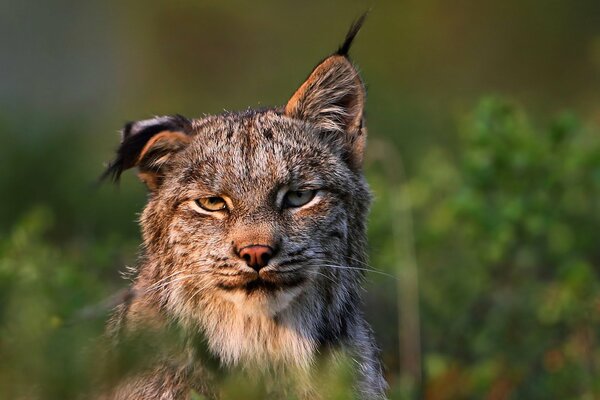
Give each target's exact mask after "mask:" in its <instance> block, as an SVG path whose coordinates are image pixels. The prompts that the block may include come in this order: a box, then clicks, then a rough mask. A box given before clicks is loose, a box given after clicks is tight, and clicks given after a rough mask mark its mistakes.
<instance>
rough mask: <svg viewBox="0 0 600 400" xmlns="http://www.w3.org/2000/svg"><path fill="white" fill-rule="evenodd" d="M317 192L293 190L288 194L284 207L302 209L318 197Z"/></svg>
mask: <svg viewBox="0 0 600 400" xmlns="http://www.w3.org/2000/svg"><path fill="white" fill-rule="evenodd" d="M316 193H317V191H316V190H292V191H289V192H287V193H286V195H285V197H284V201H283V206H284V207H288V208H293V207H302V206H303V205H305V204H308V202H310V201H311V200H312V199H313V198H314V197H315V195H316Z"/></svg>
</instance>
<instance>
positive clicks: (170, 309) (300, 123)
mask: <svg viewBox="0 0 600 400" xmlns="http://www.w3.org/2000/svg"><path fill="white" fill-rule="evenodd" d="M359 27H360V24H358V25H355V26H353V28H352V29H351V32H350V33H349V35H348V38H349V39H347V41H346V43H345V44H344V45H343V46H342V47H341V48H340V49H344V51H343V52H342V50H340V51H338V53H336V54H334V55H332V56H330V57H328V58H326V59H325V60H324V61H323V62H321V63H320V64H319V65H318V66H317V67H316V68H315V69H314V70H313V72H312V73H311V74H310V76H309V77H308V79H307V80H306V81H305V82H304V83H303V84H302V85H301V87H300V88H299V89H298V91H297V92H296V93H295V94H294V95H293V96H292V97H291V99H290V100H289V102H288V103H287V104H286V106H285V107H282V108H275V109H265V110H249V111H245V112H239V113H225V114H222V115H216V116H208V117H204V118H200V119H187V118H183V117H179V116H176V117H159V118H155V119H151V120H145V121H140V122H135V123H132V124H129V125H127V126H126V128H125V130H124V135H123V136H124V137H123V143H122V145H121V147H120V149H119V151H118V155H117V159H116V160H115V162H113V163H112V164H111V165H110V166H109V169H108V171H107V175H109V176H112V177H114V178H116V179H118V177H119V175H120V174H121V173H122V172H123V170H125V169H127V168H130V167H133V166H137V167H138V168H139V170H140V177H141V178H142V180H144V181H145V182H146V183H147V185H148V187H149V189H150V195H149V199H148V203H147V204H146V207H145V208H144V211H143V213H142V216H141V220H140V223H141V227H142V233H143V251H142V255H141V257H140V260H139V264H138V267H137V270H136V272H135V278H134V282H133V285H132V291H133V293H135V294H136V295H135V296H134V297H133V300H132V301H131V302H130V303H128V304H123V305H121V306H120V307H119V308H118V310H117V311H116V313H115V316H114V317H113V320H112V322H111V329H110V330H111V332H112V333H113V334H114V335H115V337H119V336H122V335H127V333H128V332H135V331H136V330H144V329H151V328H160V327H161V326H165V325H167V324H175V325H177V326H178V327H181V328H182V329H183V330H184V331H185V332H193V333H194V334H196V333H198V334H201V335H202V336H203V337H204V338H205V343H206V345H207V347H208V350H209V352H210V354H211V355H212V356H214V357H215V358H216V359H217V360H218V362H219V363H220V364H221V365H222V366H223V367H225V368H236V367H239V368H242V369H245V370H254V371H255V370H259V371H271V372H270V373H273V374H276V375H277V374H281V375H285V374H296V375H297V376H306V377H307V378H306V379H307V380H308V381H310V373H311V369H312V368H313V366H314V365H315V362H316V359H317V356H318V355H319V354H327V353H328V352H332V351H340V352H342V353H344V354H346V355H347V356H349V357H350V358H351V359H353V360H354V362H353V365H355V369H356V374H357V384H356V392H357V394H358V395H359V397H361V398H365V399H382V398H385V394H384V390H385V387H386V384H385V381H384V379H383V377H382V371H381V366H380V363H379V361H378V356H377V348H376V345H375V342H374V340H373V337H372V334H371V330H370V328H369V326H368V324H367V323H366V321H365V319H364V317H363V315H362V312H361V308H360V306H361V295H360V292H361V284H362V281H363V275H364V273H363V271H364V265H366V262H367V259H366V251H365V248H366V236H365V229H366V227H365V224H366V217H367V212H368V209H369V203H370V199H371V197H370V193H369V189H368V186H367V184H366V182H365V179H364V176H363V174H362V158H363V151H364V144H365V138H366V130H365V128H364V126H363V106H364V99H365V93H364V87H363V84H362V81H361V79H360V77H359V75H358V73H357V71H356V69H355V68H354V66H353V65H352V63H351V62H350V61H349V59H348V57H347V51H348V49H349V47H350V42H351V41H352V39H353V38H354V36H355V35H356V32H357V31H358V28H359ZM300 189H314V190H317V194H316V196H315V198H314V199H313V200H311V201H310V202H309V203H308V204H307V205H306V206H303V207H298V208H293V209H292V208H283V207H282V205H281V198H282V196H283V195H284V194H285V192H286V191H288V190H300ZM207 196H222V197H224V198H226V199H227V201H228V209H227V210H226V211H218V212H214V213H199V212H198V211H197V210H196V209H195V208H194V203H193V202H194V200H195V199H198V198H203V197H207ZM253 244H265V245H268V246H271V247H272V248H273V249H276V252H275V254H274V256H273V258H272V259H271V260H270V261H269V264H268V266H267V267H266V268H264V269H263V270H261V272H260V274H259V275H260V279H256V276H257V275H256V272H254V271H250V270H249V268H248V266H246V265H245V263H244V260H243V259H241V258H240V257H239V256H238V255H237V251H238V249H240V248H243V247H244V246H247V245H253ZM249 276H250V278H249ZM187 362H188V363H190V365H192V366H194V365H195V364H198V365H200V364H201V363H202V360H200V359H196V358H194V357H192V359H191V360H189V359H188V361H187ZM188 367H189V365H188ZM194 368H195V367H192V369H194ZM188 369H189V368H188ZM167 371H168V370H167ZM174 371H175V372H173V374H171V375H170V378H169V379H157V378H156V376H163V375H164V374H167V375H168V373H167V372H165V369H164V368H163V367H157V369H156V374H155V375H152V374H151V373H150V376H146V377H137V378H135V379H130V380H129V381H127V382H125V383H123V384H122V385H121V386H119V388H118V389H116V391H115V392H114V393H116V394H115V395H114V397H115V398H134V397H135V398H164V399H171V398H185V395H183V394H182V393H184V391H182V390H181V387H182V385H184V386H185V384H186V383H185V382H186V378H185V376H183V377H182V373H181V369H178V368H175V369H174ZM194 376H195V375H194ZM169 382H175V383H173V384H170V383H169ZM274 382H281V381H277V380H275V381H274ZM187 384H188V387H194V388H196V387H200V388H202V387H203V385H202V384H199V383H198V382H188V383H187ZM140 393H144V395H140ZM128 396H129V397H128Z"/></svg>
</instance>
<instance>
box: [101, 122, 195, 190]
mask: <svg viewBox="0 0 600 400" xmlns="http://www.w3.org/2000/svg"><path fill="white" fill-rule="evenodd" d="M190 131H191V122H190V121H189V120H188V119H187V118H185V117H182V116H180V115H176V116H167V117H157V118H153V119H147V120H143V121H137V122H130V123H128V124H126V125H125V127H124V128H123V131H122V141H121V145H120V146H119V149H118V150H117V156H116V158H115V160H114V161H112V162H111V163H110V164H109V166H108V168H107V169H106V171H105V172H104V174H103V175H102V179H104V178H107V177H110V178H111V179H112V180H113V181H114V182H117V181H118V180H119V178H120V177H121V174H122V173H123V171H125V170H126V169H129V168H133V167H136V166H137V167H138V168H139V174H138V176H139V177H140V179H141V180H142V181H143V182H144V183H145V184H146V186H148V188H149V189H150V190H152V191H154V190H156V189H158V187H159V186H160V184H161V182H162V178H163V176H164V171H165V169H166V167H167V165H168V162H169V160H170V159H171V158H172V156H173V154H175V153H177V152H178V151H180V150H182V149H184V148H185V147H186V146H187V145H188V143H189V142H190V141H191V137H190V135H189V133H190Z"/></svg>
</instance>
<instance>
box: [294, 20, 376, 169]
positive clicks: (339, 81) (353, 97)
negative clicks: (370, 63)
mask: <svg viewBox="0 0 600 400" xmlns="http://www.w3.org/2000/svg"><path fill="white" fill-rule="evenodd" d="M363 20H364V16H363V17H362V18H361V19H359V20H358V22H357V23H355V24H354V25H353V26H352V27H351V28H350V31H349V32H348V35H347V36H346V40H345V42H344V44H343V45H342V46H341V47H340V49H339V50H338V51H337V53H336V54H333V55H332V56H329V57H327V58H326V59H325V60H324V61H322V62H321V63H320V64H319V65H317V66H316V68H315V69H314V70H313V71H312V72H311V74H310V75H309V77H308V79H306V81H305V82H304V83H303V84H302V85H301V86H300V88H299V89H298V90H296V93H294V95H293V96H292V97H291V98H290V100H289V101H288V102H287V104H286V106H285V115H287V116H288V117H291V118H296V119H301V120H304V121H308V122H311V123H312V124H314V125H315V126H316V127H317V128H319V129H320V130H322V131H326V132H330V133H332V134H335V135H337V136H342V137H341V138H342V139H343V140H344V142H346V143H348V144H350V145H351V146H352V147H353V148H351V149H349V150H350V154H349V156H350V157H351V160H350V161H352V162H353V163H355V164H358V165H359V164H360V163H361V162H362V152H363V148H364V143H365V135H366V132H364V129H363V111H364V104H365V88H364V85H363V83H362V80H361V79H360V76H359V75H358V71H357V70H356V68H355V67H354V65H352V63H351V62H350V60H349V59H348V56H347V53H348V50H349V48H350V45H351V43H352V40H353V39H354V37H355V36H356V34H357V33H358V30H359V29H360V26H361V24H362V22H363Z"/></svg>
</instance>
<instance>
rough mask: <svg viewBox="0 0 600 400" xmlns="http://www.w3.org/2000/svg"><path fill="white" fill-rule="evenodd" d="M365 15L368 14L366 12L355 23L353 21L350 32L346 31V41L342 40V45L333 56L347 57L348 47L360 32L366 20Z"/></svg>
mask: <svg viewBox="0 0 600 400" xmlns="http://www.w3.org/2000/svg"><path fill="white" fill-rule="evenodd" d="M367 14H369V12H368V11H367V12H366V13H364V14H363V15H361V16H360V17H359V18H358V19H357V20H356V21H354V23H353V24H352V26H350V30H348V33H347V34H346V39H344V43H343V44H342V45H341V46H340V47H339V49H338V50H337V52H336V53H335V54H337V55H340V56H344V57H348V52H349V51H350V47H351V46H352V41H354V38H355V37H356V35H357V34H358V31H360V28H361V27H362V25H363V23H364V22H365V19H366V18H367Z"/></svg>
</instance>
